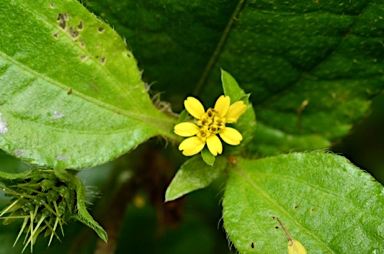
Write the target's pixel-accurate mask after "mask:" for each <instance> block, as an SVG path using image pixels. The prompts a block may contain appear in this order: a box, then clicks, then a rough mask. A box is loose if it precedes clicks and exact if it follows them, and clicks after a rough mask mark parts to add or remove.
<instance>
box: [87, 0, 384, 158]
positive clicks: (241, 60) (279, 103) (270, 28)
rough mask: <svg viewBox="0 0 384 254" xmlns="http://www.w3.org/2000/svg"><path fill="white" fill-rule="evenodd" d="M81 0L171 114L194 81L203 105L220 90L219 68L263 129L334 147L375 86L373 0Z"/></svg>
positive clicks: (379, 72) (378, 65) (380, 26)
mask: <svg viewBox="0 0 384 254" xmlns="http://www.w3.org/2000/svg"><path fill="white" fill-rule="evenodd" d="M87 3H88V7H89V8H90V9H91V10H93V11H95V12H96V13H99V14H100V15H101V16H102V17H103V18H104V19H106V20H108V22H110V23H111V24H113V25H114V27H116V29H117V31H118V32H119V33H120V34H121V35H123V36H125V37H126V38H127V41H128V42H129V44H130V45H131V46H132V49H133V52H135V55H136V56H137V58H138V59H139V62H140V64H141V67H142V68H144V69H145V73H144V78H145V79H146V80H148V81H157V83H156V85H154V86H153V88H155V89H157V90H160V91H165V92H166V93H165V94H166V98H167V99H168V100H169V101H171V102H173V105H174V106H175V108H176V107H177V106H178V107H180V108H181V107H182V101H183V99H184V98H186V97H187V96H188V95H189V94H191V92H192V91H194V90H195V87H196V84H199V85H200V86H201V87H203V90H202V91H201V93H200V94H201V97H202V99H203V101H204V104H206V105H211V104H213V103H214V100H215V99H216V98H217V97H218V96H219V95H220V94H221V93H222V92H221V88H220V86H218V81H219V78H220V77H219V72H218V70H219V68H224V69H226V70H229V71H230V72H231V74H232V75H233V76H234V77H236V79H237V81H238V82H239V83H240V84H241V86H242V88H243V89H244V90H245V91H247V93H251V94H252V96H251V100H252V103H253V105H254V107H255V111H256V114H257V116H258V121H259V122H262V123H263V124H264V125H265V126H266V127H268V128H271V129H272V130H278V131H280V132H281V133H283V134H284V135H292V136H291V137H292V138H294V139H295V138H297V137H299V136H301V135H316V136H319V137H322V139H324V140H328V141H334V140H336V139H338V138H340V137H343V136H345V135H346V134H347V133H348V132H349V131H350V129H351V126H352V124H353V123H354V122H355V121H356V120H357V119H359V118H361V117H362V116H364V115H365V114H366V112H367V109H368V107H369V105H370V100H371V99H372V98H373V97H375V96H376V95H377V94H379V93H380V92H381V91H382V90H383V87H384V85H383V84H384V76H383V69H384V61H383V60H382V59H384V52H383V50H382V44H381V42H382V41H383V40H384V32H383V31H384V20H383V19H380V18H378V17H381V16H382V15H381V14H382V13H383V11H384V5H383V4H382V3H381V2H379V1H369V0H361V1H350V0H341V1H333V0H322V1H295V2H287V1H285V0H275V1H273V2H271V1H255V0H249V1H224V2H223V1H216V0H210V1H202V0H197V1H183V2H178V1H169V2H164V1H160V0H153V1H150V2H149V1H145V0H141V1H133V0H123V1H113V0H109V1H104V0H88V1H87ZM239 8H241V9H240V12H239V13H238V15H236V12H235V10H237V9H239ZM133 17H134V18H133ZM232 20H236V21H235V22H232ZM186 28H188V29H186ZM159 48H161V49H162V50H158V49H159ZM181 56H182V57H181ZM185 59H186V60H185ZM181 61H182V63H181ZM210 66H213V67H212V68H210ZM191 70H193V71H191ZM207 77H208V78H207ZM205 81H206V82H205ZM169 84H182V85H180V86H179V85H178V86H170V85H169ZM177 95H178V96H177ZM195 95H196V94H195ZM305 100H308V101H309V103H308V105H307V106H306V107H304V108H302V110H301V113H298V110H299V109H300V108H301V105H302V103H303V102H304V101H305ZM324 140H323V141H321V140H319V142H321V143H319V144H318V145H316V146H320V147H322V146H323V145H322V144H324ZM292 142H295V143H301V141H300V140H297V141H292ZM296 148H297V149H299V150H303V149H306V146H304V147H296ZM278 152H279V151H278ZM280 152H284V151H280Z"/></svg>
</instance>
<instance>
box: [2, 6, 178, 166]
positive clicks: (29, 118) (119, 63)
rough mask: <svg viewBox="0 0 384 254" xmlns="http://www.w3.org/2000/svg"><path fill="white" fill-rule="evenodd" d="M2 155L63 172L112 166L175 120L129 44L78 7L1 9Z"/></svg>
mask: <svg viewBox="0 0 384 254" xmlns="http://www.w3.org/2000/svg"><path fill="white" fill-rule="evenodd" d="M0 9H1V12H0V23H1V24H2V29H1V31H0V33H1V37H2V39H1V40H0V105H1V107H0V113H1V115H0V117H1V118H0V148H1V149H3V150H5V151H6V152H8V153H10V154H12V155H14V156H16V157H19V158H21V159H23V160H26V161H29V162H32V163H37V164H40V165H45V166H49V167H59V168H82V167H87V166H93V165H97V164H101V163H104V162H107V161H109V160H111V159H113V158H116V157H117V156H119V155H121V154H123V153H125V152H127V151H128V150H130V149H132V148H134V147H135V146H137V145H138V144H140V143H142V142H143V141H145V140H147V139H148V138H150V137H152V136H155V135H159V134H161V135H164V136H171V135H172V134H171V133H170V131H169V130H170V129H171V128H172V125H173V122H174V120H173V119H172V118H170V117H168V116H166V115H165V114H163V113H162V112H160V111H159V110H157V109H156V108H155V107H154V106H153V105H152V102H151V100H150V98H149V96H148V94H147V91H146V88H145V86H144V84H143V82H142V81H141V78H140V77H141V73H140V71H139V70H138V68H137V66H136V60H135V59H134V57H133V56H132V54H131V52H130V51H128V50H127V49H126V45H125V44H124V42H123V40H122V39H121V38H120V37H119V36H118V35H117V34H116V33H115V31H113V29H111V28H110V27H109V26H108V25H107V24H105V23H104V22H102V21H101V20H99V19H98V18H96V17H95V16H94V15H93V14H91V13H90V12H88V11H87V10H86V9H85V8H84V7H83V6H82V5H81V4H80V3H79V2H78V1H76V0H66V1H48V0H38V1H26V0H16V1H3V2H2V3H1V4H0Z"/></svg>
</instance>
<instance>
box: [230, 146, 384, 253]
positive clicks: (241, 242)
mask: <svg viewBox="0 0 384 254" xmlns="http://www.w3.org/2000/svg"><path fill="white" fill-rule="evenodd" d="M229 171H230V175H229V180H228V183H227V187H226V191H225V194H224V201H223V217H224V227H225V229H226V231H227V233H228V235H229V237H230V239H231V241H232V242H233V243H234V245H235V246H236V248H237V249H238V250H239V251H240V252H241V253H287V235H286V232H284V230H283V229H282V228H281V225H280V223H279V222H278V219H279V220H280V221H281V223H282V225H284V228H285V229H286V231H287V232H289V234H290V237H291V238H293V239H295V240H296V241H299V242H300V243H301V244H302V245H303V246H304V247H305V249H306V251H307V252H308V253H376V252H377V251H378V252H380V251H382V250H383V249H384V222H383V221H384V197H383V193H384V189H383V186H381V185H380V184H379V183H378V182H376V181H375V180H374V179H373V178H372V177H371V176H370V175H369V174H367V173H365V172H364V171H362V170H360V169H359V168H357V167H355V166H354V165H352V164H351V163H350V162H349V161H348V160H346V159H345V158H343V157H341V156H337V155H333V154H327V153H293V154H289V155H280V156H275V157H270V158H266V159H260V160H254V161H251V160H244V159H240V158H238V159H237V163H236V164H233V165H232V166H231V168H230V170H229ZM277 218H278V219H277Z"/></svg>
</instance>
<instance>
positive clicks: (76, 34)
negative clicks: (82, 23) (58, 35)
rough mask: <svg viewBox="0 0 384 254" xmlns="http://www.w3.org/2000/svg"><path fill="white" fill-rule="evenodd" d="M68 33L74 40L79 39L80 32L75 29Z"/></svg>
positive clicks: (69, 30) (70, 29)
mask: <svg viewBox="0 0 384 254" xmlns="http://www.w3.org/2000/svg"><path fill="white" fill-rule="evenodd" d="M68 33H69V35H70V36H71V37H72V39H76V38H77V37H79V31H77V30H75V29H73V28H72V27H70V28H69V29H68Z"/></svg>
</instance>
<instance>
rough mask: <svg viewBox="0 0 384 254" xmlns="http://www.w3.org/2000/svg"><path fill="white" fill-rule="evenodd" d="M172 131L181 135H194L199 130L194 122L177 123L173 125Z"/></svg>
mask: <svg viewBox="0 0 384 254" xmlns="http://www.w3.org/2000/svg"><path fill="white" fill-rule="evenodd" d="M174 131H175V133H176V134H177V135H179V136H182V137H190V136H194V135H196V134H197V133H198V132H199V127H198V126H197V125H196V124H194V123H188V122H185V123H179V124H176V125H175V128H174Z"/></svg>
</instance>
